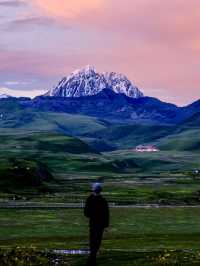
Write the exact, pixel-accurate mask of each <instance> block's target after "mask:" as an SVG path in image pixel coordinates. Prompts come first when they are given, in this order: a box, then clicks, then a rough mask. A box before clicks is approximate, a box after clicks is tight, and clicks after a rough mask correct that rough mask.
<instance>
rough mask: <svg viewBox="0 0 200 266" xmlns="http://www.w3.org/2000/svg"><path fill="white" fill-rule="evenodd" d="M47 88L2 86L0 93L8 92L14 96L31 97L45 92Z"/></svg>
mask: <svg viewBox="0 0 200 266" xmlns="http://www.w3.org/2000/svg"><path fill="white" fill-rule="evenodd" d="M45 92H46V91H45V90H13V89H10V88H6V87H0V95H1V94H7V95H10V96H13V97H30V98H34V97H36V96H38V95H42V94H44V93H45Z"/></svg>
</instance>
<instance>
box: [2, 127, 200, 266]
mask: <svg viewBox="0 0 200 266" xmlns="http://www.w3.org/2000/svg"><path fill="white" fill-rule="evenodd" d="M0 137H1V144H0V176H1V179H0V185H1V186H0V205H1V208H0V261H1V264H2V265H3V266H4V265H5V266H10V265H12V266H13V265H19V266H21V265H26V266H27V265H37V266H38V265H74V266H79V265H80V266H81V265H85V262H86V259H87V256H85V255H83V256H79V255H74V256H70V255H66V256H64V255H59V254H55V253H54V252H53V250H55V249H58V250H63V249H76V250H78V249H87V247H88V240H87V239H88V226H87V220H86V219H85V218H84V217H83V210H82V209H80V208H76V209H70V208H67V209H63V208H62V209H59V208H53V207H51V208H48V204H52V206H53V205H55V204H57V203H60V204H68V203H70V204H71V203H72V204H81V205H83V204H84V201H85V199H86V197H87V195H88V194H89V193H90V185H91V183H92V182H94V181H97V180H99V181H102V182H103V184H104V185H103V188H104V189H103V193H104V196H105V197H106V198H107V200H108V201H109V203H110V204H111V206H112V208H111V227H110V228H109V230H108V231H107V232H106V233H105V237H104V241H103V245H102V249H101V253H100V255H99V260H98V261H99V265H102V266H106V265H108V266H109V265H110V266H113V265H116V264H117V265H119V266H120V265H121V266H132V265H137V266H142V265H146V266H147V265H148V266H151V265H188V266H189V265H200V256H199V254H200V245H199V238H200V209H199V207H198V206H199V202H200V178H199V176H195V175H194V174H193V171H194V169H198V168H199V167H200V164H199V163H200V161H199V153H198V151H197V152H195V151H187V150H186V151H178V150H177V151H173V150H163V151H160V152H158V153H150V154H146V153H137V152H135V151H134V149H132V148H127V149H121V150H120V149H118V150H115V151H104V152H101V153H100V152H99V151H97V150H95V149H94V148H93V147H91V146H89V145H88V144H87V143H86V142H84V141H83V140H82V139H79V138H77V137H72V136H66V135H63V134H61V133H59V132H51V133H50V132H46V131H43V132H35V131H28V132H24V130H18V129H16V130H15V132H13V131H12V130H9V129H3V130H1V135H0ZM15 204H18V205H19V206H20V205H21V206H23V205H24V204H29V206H30V207H31V206H32V204H33V205H34V204H38V205H37V206H38V207H40V204H41V206H46V208H29V209H26V208H21V209H20V208H16V209H11V208H10V207H12V206H13V205H15ZM152 205H153V206H154V207H152ZM114 206H115V207H114ZM141 206H143V207H141ZM155 206H157V208H156V207H155ZM36 258H37V259H36ZM16 261H17V262H16ZM27 261H28V262H27ZM56 261H57V262H58V263H57V264H56ZM17 263H18V264H17ZM1 264H0V265H1Z"/></svg>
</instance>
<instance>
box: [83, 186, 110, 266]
mask: <svg viewBox="0 0 200 266" xmlns="http://www.w3.org/2000/svg"><path fill="white" fill-rule="evenodd" d="M101 191H102V186H101V184H100V183H95V184H93V186H92V193H91V195H90V196H89V197H88V198H87V200H86V204H85V208H84V215H85V216H86V217H87V218H89V228H90V239H89V240H90V256H89V260H88V265H91V266H95V265H96V256H97V253H98V251H99V248H100V246H101V241H102V237H103V233H104V230H105V228H107V227H108V226H109V207H108V203H107V201H106V199H105V198H104V197H102V195H101Z"/></svg>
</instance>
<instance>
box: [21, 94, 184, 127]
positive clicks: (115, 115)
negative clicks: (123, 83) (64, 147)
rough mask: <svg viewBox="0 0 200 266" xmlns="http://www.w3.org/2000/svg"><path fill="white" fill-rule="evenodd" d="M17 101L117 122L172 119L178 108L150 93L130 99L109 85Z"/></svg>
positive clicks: (30, 105) (34, 106) (170, 120)
mask: <svg viewBox="0 0 200 266" xmlns="http://www.w3.org/2000/svg"><path fill="white" fill-rule="evenodd" d="M21 105H22V106H23V108H33V109H35V110H40V111H43V112H47V111H48V112H49V111H51V112H65V113H70V114H81V115H87V116H94V117H98V118H100V119H106V120H116V121H121V122H126V121H129V122H136V121H143V122H144V121H145V122H159V123H175V122H177V121H178V120H179V108H178V107H177V106H175V105H173V104H168V103H164V102H161V101H159V100H157V99H155V98H151V97H142V98H138V99H133V98H130V97H127V96H126V95H124V94H117V93H115V92H113V91H112V90H109V89H104V90H102V91H101V92H100V93H98V94H96V95H93V96H85V97H70V98H69V97H66V98H63V97H44V96H43V97H37V98H35V99H33V100H32V101H23V102H21Z"/></svg>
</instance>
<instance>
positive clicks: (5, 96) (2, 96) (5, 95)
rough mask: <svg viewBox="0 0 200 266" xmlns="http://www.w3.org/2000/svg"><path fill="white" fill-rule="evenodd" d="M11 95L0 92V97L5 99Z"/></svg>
mask: <svg viewBox="0 0 200 266" xmlns="http://www.w3.org/2000/svg"><path fill="white" fill-rule="evenodd" d="M10 97H11V96H10V95H7V94H0V99H7V98H10Z"/></svg>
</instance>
